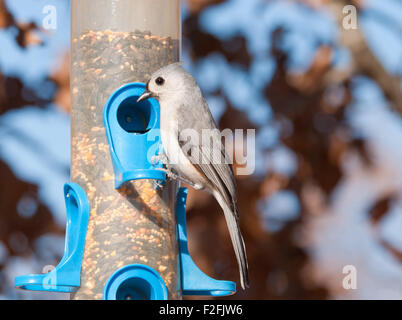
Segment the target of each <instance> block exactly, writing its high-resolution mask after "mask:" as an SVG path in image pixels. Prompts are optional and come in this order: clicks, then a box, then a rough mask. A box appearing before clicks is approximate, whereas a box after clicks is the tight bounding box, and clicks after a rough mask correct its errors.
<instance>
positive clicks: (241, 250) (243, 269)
mask: <svg viewBox="0 0 402 320" xmlns="http://www.w3.org/2000/svg"><path fill="white" fill-rule="evenodd" d="M214 196H215V198H216V200H217V201H218V202H219V204H220V206H221V207H222V209H223V213H224V214H225V219H226V224H227V226H228V229H229V234H230V238H231V239H232V244H233V248H234V251H235V254H236V258H237V263H238V264H239V271H240V284H241V287H242V288H243V290H244V289H245V288H246V287H247V288H248V287H249V284H250V280H249V275H248V263H247V255H246V247H245V245H244V240H243V237H242V235H241V232H240V226H239V221H238V218H237V217H238V214H237V212H233V211H232V209H231V208H230V207H229V205H228V204H227V203H226V202H225V200H224V199H223V197H222V196H221V195H220V193H219V192H214ZM235 210H237V209H235Z"/></svg>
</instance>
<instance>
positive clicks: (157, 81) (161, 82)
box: [155, 77, 165, 86]
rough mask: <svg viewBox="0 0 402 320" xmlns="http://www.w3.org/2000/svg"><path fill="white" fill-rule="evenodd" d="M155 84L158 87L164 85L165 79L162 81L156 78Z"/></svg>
mask: <svg viewBox="0 0 402 320" xmlns="http://www.w3.org/2000/svg"><path fill="white" fill-rule="evenodd" d="M155 83H156V84H157V85H158V86H161V85H163V84H164V83H165V79H163V78H162V77H158V78H156V79H155Z"/></svg>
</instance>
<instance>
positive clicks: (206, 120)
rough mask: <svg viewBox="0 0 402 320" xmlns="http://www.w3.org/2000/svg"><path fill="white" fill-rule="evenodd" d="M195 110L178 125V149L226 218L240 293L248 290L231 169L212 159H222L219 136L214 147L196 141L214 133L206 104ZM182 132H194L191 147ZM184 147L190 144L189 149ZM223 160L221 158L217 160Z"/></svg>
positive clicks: (212, 122)
mask: <svg viewBox="0 0 402 320" xmlns="http://www.w3.org/2000/svg"><path fill="white" fill-rule="evenodd" d="M197 107H198V109H197V110H195V111H194V113H193V114H192V115H191V116H190V117H186V120H185V121H180V122H179V128H178V132H179V145H180V147H181V149H182V151H183V153H184V154H185V155H186V156H187V158H188V159H189V160H190V162H191V163H192V164H193V165H194V167H195V168H196V169H197V170H198V172H199V173H200V174H201V175H202V176H203V177H204V178H205V180H206V181H207V182H208V184H209V186H208V187H209V188H211V189H212V191H215V192H216V191H217V192H218V194H217V195H216V194H214V195H215V198H216V199H217V201H218V202H219V204H220V206H221V207H222V209H223V212H224V215H225V218H226V223H227V225H228V229H229V234H230V238H231V239H232V243H233V248H234V250H235V254H236V258H237V261H238V264H239V270H240V281H241V286H242V287H243V289H244V288H245V287H246V286H247V287H248V286H249V275H248V263H247V255H246V248H245V245H244V240H243V236H242V235H241V232H240V226H239V211H238V209H237V199H236V198H237V197H236V182H235V178H234V174H233V168H232V166H231V165H230V164H229V163H226V162H225V161H216V160H219V159H215V155H221V156H222V157H224V156H226V152H225V150H224V147H223V143H222V140H221V137H220V134H219V137H215V138H214V139H213V142H214V143H212V144H209V143H206V141H203V139H200V137H202V132H203V130H205V129H212V130H214V129H215V132H217V131H216V130H217V128H216V124H215V122H214V120H213V118H212V115H211V112H210V111H209V108H208V105H207V104H206V102H205V101H203V105H202V106H199V105H198V106H197ZM187 110H194V108H186V110H182V111H183V112H186V111H187ZM200 111H201V112H200ZM185 129H193V130H195V132H196V133H197V134H198V137H199V139H198V141H197V140H195V141H194V140H193V142H192V143H191V139H190V141H184V140H182V138H183V137H180V133H181V132H183V131H184V130H185ZM188 144H190V148H189V146H188ZM214 147H215V148H216V147H217V148H218V152H216V151H215V150H214ZM224 159H225V158H222V159H221V160H224ZM200 160H201V161H200Z"/></svg>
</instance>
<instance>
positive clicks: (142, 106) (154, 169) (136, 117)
mask: <svg viewBox="0 0 402 320" xmlns="http://www.w3.org/2000/svg"><path fill="white" fill-rule="evenodd" d="M144 91H145V84H143V83H130V84H127V85H125V86H123V87H121V88H120V89H118V90H116V91H115V92H114V93H113V94H112V95H111V96H110V98H109V100H108V101H107V103H106V105H105V109H104V112H103V122H104V125H105V130H106V136H107V140H108V142H109V148H110V154H111V158H112V162H113V170H114V175H115V188H116V189H118V188H120V187H121V186H122V185H123V183H124V182H127V181H130V180H135V179H157V180H160V181H163V182H164V181H166V174H165V173H164V172H163V171H161V170H158V168H159V169H160V168H162V166H163V165H162V164H161V163H156V164H153V163H152V157H153V156H156V155H158V154H159V153H161V151H162V150H161V140H160V120H159V119H160V106H159V103H158V101H156V100H155V99H152V98H151V99H147V100H144V101H141V102H139V103H137V99H138V97H139V96H140V95H141V94H142V93H143V92H144Z"/></svg>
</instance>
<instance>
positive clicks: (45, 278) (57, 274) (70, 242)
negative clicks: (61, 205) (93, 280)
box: [15, 183, 89, 292]
mask: <svg viewBox="0 0 402 320" xmlns="http://www.w3.org/2000/svg"><path fill="white" fill-rule="evenodd" d="M64 198H65V201H66V210H67V226H66V236H65V239H66V240H65V249H64V255H63V258H62V259H61V261H60V263H59V264H58V266H57V267H56V268H55V269H53V270H52V271H50V272H49V273H46V274H31V275H25V276H19V277H16V278H15V286H16V287H17V288H20V289H24V290H35V291H54V292H74V291H75V290H76V289H77V288H78V287H79V286H80V274H81V263H82V256H83V253H84V246H85V236H86V233H87V227H88V220H89V202H88V198H87V196H86V194H85V191H84V190H83V189H82V188H81V187H80V186H79V185H78V184H76V183H66V184H65V185H64Z"/></svg>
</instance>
